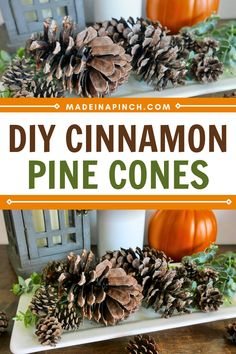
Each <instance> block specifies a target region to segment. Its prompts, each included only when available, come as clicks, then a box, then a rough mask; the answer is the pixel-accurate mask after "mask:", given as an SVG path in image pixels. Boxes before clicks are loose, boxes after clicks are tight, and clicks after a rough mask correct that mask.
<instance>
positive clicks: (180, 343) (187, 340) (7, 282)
mask: <svg viewBox="0 0 236 354" xmlns="http://www.w3.org/2000/svg"><path fill="white" fill-rule="evenodd" d="M221 250H222V251H226V250H234V251H236V246H226V247H221ZM0 261H1V263H0V264H1V266H0V309H4V310H5V311H6V312H7V313H8V316H9V317H13V316H15V313H16V308H17V303H18V299H17V298H16V297H15V296H14V295H13V294H12V293H11V292H10V288H11V285H12V283H13V282H15V281H16V276H15V274H14V272H13V270H12V269H11V266H10V264H9V261H8V257H7V248H6V246H0ZM235 318H236V314H235ZM229 322H230V321H219V322H213V323H209V324H202V325H197V326H191V327H186V328H180V329H173V330H168V331H162V332H157V333H154V334H153V333H152V334H151V335H152V336H153V337H154V338H155V339H156V341H157V342H158V343H159V347H160V353H161V354H197V353H204V354H233V353H235V354H236V346H234V345H232V344H231V343H229V342H228V341H227V340H226V339H225V337H224V335H225V326H226V325H227V323H229ZM12 326H13V322H12V321H11V322H10V327H9V330H8V332H7V333H6V334H4V335H3V336H1V337H0V354H9V353H11V352H10V349H9V345H10V337H11V330H12ZM129 339H130V337H127V338H121V339H115V340H110V341H105V342H99V343H93V344H87V345H81V346H76V347H72V348H67V349H58V350H53V351H43V352H41V353H42V354H54V353H55V354H59V353H60V354H106V353H109V354H122V353H126V351H125V348H126V345H127V342H128V341H129Z"/></svg>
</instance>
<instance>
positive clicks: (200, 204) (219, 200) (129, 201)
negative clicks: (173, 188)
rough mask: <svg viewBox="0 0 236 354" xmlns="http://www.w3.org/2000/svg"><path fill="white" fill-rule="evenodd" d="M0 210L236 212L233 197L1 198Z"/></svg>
mask: <svg viewBox="0 0 236 354" xmlns="http://www.w3.org/2000/svg"><path fill="white" fill-rule="evenodd" d="M0 209H5V210H6V209H10V210H17V209H100V210H105V209H113V210H116V209H126V210H129V209H147V210H148V209H195V210H196V209H220V210H221V209H228V210H230V209H236V195H227V196H224V195H204V196H199V195H189V196H180V195H169V196H163V195H162V196H159V195H152V196H150V195H135V196H133V195H129V196H125V195H119V196H115V195H108V196H102V195H95V196H81V195H78V196H76V195H73V196H72V195H63V196H60V195H55V196H48V195H34V196H26V195H17V196H7V195H4V196H0Z"/></svg>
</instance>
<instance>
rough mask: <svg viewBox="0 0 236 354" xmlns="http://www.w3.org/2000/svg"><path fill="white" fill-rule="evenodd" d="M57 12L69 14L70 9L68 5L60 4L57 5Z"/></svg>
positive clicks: (64, 14)
mask: <svg viewBox="0 0 236 354" xmlns="http://www.w3.org/2000/svg"><path fill="white" fill-rule="evenodd" d="M57 14H58V16H62V17H63V16H67V15H68V10H67V7H66V6H60V7H57Z"/></svg>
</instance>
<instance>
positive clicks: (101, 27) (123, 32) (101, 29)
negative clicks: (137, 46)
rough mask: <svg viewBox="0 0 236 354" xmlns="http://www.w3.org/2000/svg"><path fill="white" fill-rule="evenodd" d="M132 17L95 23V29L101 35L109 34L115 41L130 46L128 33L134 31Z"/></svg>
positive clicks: (125, 46)
mask: <svg viewBox="0 0 236 354" xmlns="http://www.w3.org/2000/svg"><path fill="white" fill-rule="evenodd" d="M130 21H131V22H132V19H131V18H130V19H129V20H128V21H126V20H125V19H124V18H120V20H117V19H115V18H113V19H112V20H111V21H104V22H100V23H95V25H94V26H93V27H94V29H95V30H96V31H97V32H98V36H99V37H104V36H108V37H110V38H112V40H113V41H114V43H118V44H120V45H122V46H123V47H124V48H127V46H128V35H129V33H130V32H131V31H132V30H131V27H132V24H131V23H130Z"/></svg>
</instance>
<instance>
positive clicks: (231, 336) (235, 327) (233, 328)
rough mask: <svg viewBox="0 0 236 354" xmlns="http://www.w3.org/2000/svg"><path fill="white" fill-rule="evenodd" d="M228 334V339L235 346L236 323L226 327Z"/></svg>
mask: <svg viewBox="0 0 236 354" xmlns="http://www.w3.org/2000/svg"><path fill="white" fill-rule="evenodd" d="M226 330H227V334H226V337H227V339H228V340H230V341H231V342H232V343H233V344H236V323H231V324H229V325H228V326H227V327H226Z"/></svg>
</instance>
